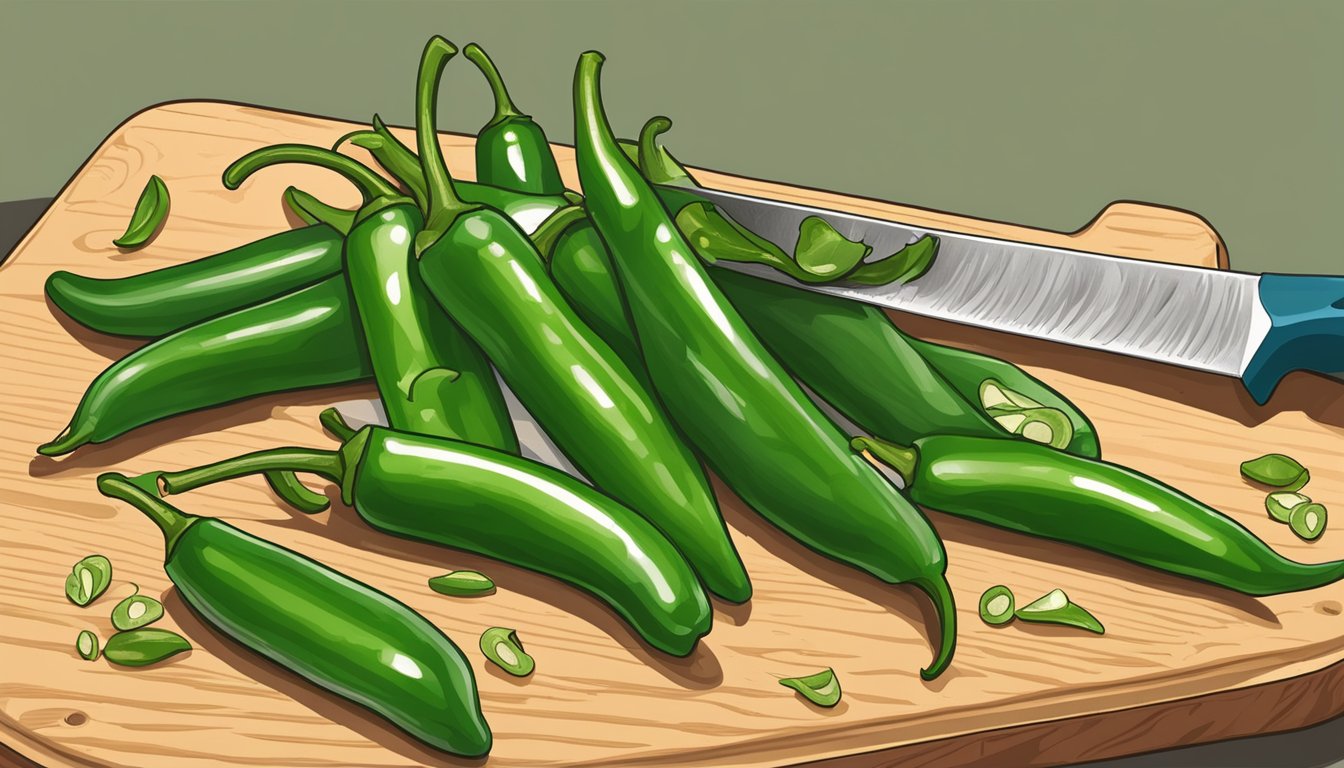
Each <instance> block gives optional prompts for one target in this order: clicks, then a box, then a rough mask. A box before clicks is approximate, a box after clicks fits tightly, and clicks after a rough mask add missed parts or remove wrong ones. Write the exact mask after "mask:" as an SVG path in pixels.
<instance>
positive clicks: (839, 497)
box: [574, 51, 956, 679]
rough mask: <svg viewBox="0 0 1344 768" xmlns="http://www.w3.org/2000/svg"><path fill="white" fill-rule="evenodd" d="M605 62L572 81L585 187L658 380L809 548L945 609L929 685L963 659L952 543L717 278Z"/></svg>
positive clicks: (731, 474)
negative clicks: (861, 452) (625, 127)
mask: <svg viewBox="0 0 1344 768" xmlns="http://www.w3.org/2000/svg"><path fill="white" fill-rule="evenodd" d="M602 61H603V57H602V54H600V53H596V52H592V51H590V52H588V53H585V54H583V55H582V56H580V57H579V64H578V68H577V70H576V71H575V76H574V103H575V122H576V126H575V144H576V151H577V158H578V167H579V178H580V179H581V180H582V183H583V188H584V191H585V197H586V205H587V208H588V211H589V214H590V216H591V217H592V220H593V223H594V224H595V225H596V227H597V230H598V232H599V233H600V234H601V235H602V238H603V240H605V241H606V243H607V245H608V246H609V247H610V249H611V253H612V258H613V261H614V262H615V264H616V274H617V276H618V278H619V282H620V285H621V288H622V290H623V292H624V294H625V296H626V297H627V299H628V306H629V309H630V314H631V318H632V320H633V323H634V327H635V330H636V336H637V338H638V339H639V344H640V349H641V351H642V352H643V355H644V360H645V363H646V367H647V369H648V372H649V377H650V379H651V380H652V381H653V383H654V386H655V387H656V389H657V391H658V394H659V396H660V399H661V400H662V402H663V403H664V404H666V406H667V408H668V411H669V412H670V413H671V414H672V416H673V418H674V419H676V422H677V425H678V426H679V427H680V428H681V430H682V432H683V433H684V434H685V435H686V436H687V437H688V438H689V439H690V441H691V442H692V443H693V444H694V445H695V447H696V449H697V450H698V451H699V452H700V454H701V455H703V456H704V457H705V458H706V460H707V461H708V463H709V464H710V466H711V467H713V468H714V470H715V472H717V473H718V475H719V476H720V477H722V478H723V479H724V481H725V482H727V483H728V485H729V486H730V487H732V488H733V490H735V491H737V492H738V494H739V495H741V496H742V498H743V499H744V500H745V501H746V502H747V503H748V504H750V505H751V506H752V507H753V508H754V509H755V510H756V511H757V512H759V513H760V514H762V515H763V516H765V517H766V518H767V519H768V520H770V521H771V522H772V523H774V524H775V525H777V526H779V527H780V528H782V529H783V530H785V531H786V532H788V533H789V534H790V535H792V536H793V537H795V538H797V539H798V540H799V541H801V542H803V543H804V544H806V545H807V546H809V547H811V548H813V549H815V550H817V551H818V552H821V553H823V554H825V555H828V556H830V557H832V558H835V559H837V560H840V561H841V562H845V563H847V564H850V565H852V566H854V567H857V568H861V569H863V570H865V571H867V572H868V573H871V574H872V575H874V576H876V577H877V578H879V579H882V580H883V581H887V582H891V583H910V584H913V585H914V586H916V587H918V588H920V589H921V590H923V591H924V592H925V593H927V594H928V596H929V597H930V598H931V599H932V600H933V602H934V605H935V607H936V609H937V612H938V619H939V623H940V628H941V639H940V642H939V644H938V647H937V652H936V655H935V658H934V660H933V662H932V663H931V664H930V665H929V666H928V667H927V668H926V669H924V670H922V671H921V673H920V674H921V675H922V676H923V677H924V678H925V679H932V678H934V677H937V676H938V675H939V674H941V673H942V672H943V671H944V670H945V669H946V668H947V666H948V664H949V663H950V662H951V660H952V655H953V651H954V649H955V648H956V609H955V606H954V604H953V597H952V590H951V588H950V587H949V586H948V583H947V578H946V575H945V571H946V567H947V564H946V556H945V553H944V551H943V547H942V543H941V542H940V541H939V540H938V537H937V535H936V534H935V533H934V531H933V529H932V528H931V527H930V526H929V523H928V521H927V520H926V519H924V516H923V515H922V514H921V513H920V512H919V510H917V509H916V508H915V507H914V506H913V505H912V504H910V502H909V501H907V500H906V499H905V498H904V497H902V496H901V495H900V494H899V493H898V492H897V491H896V489H895V488H894V487H892V486H891V484H889V483H888V482H887V481H886V480H885V479H884V478H883V477H882V476H881V475H880V474H879V473H878V472H877V471H876V470H875V469H873V468H872V467H871V466H866V465H865V464H864V463H863V462H862V460H861V459H859V457H857V456H855V455H854V454H852V453H851V452H850V451H849V446H848V442H849V441H848V438H847V437H846V436H845V434H844V433H843V432H842V431H841V430H840V429H839V427H837V426H836V425H835V424H833V423H832V422H831V421H830V420H829V419H827V418H826V416H825V415H824V414H822V413H821V411H820V410H818V408H817V407H816V405H814V404H813V403H812V401H811V400H810V399H809V398H808V397H807V395H806V394H804V393H803V391H802V389H800V388H799V386H798V385H797V384H795V383H794V382H793V380H792V379H791V378H789V376H788V374H787V373H786V372H785V371H784V370H783V368H782V367H781V366H780V365H779V363H778V362H777V361H776V360H775V359H774V358H773V357H771V355H770V353H769V352H767V351H766V349H765V347H764V345H762V344H761V342H760V341H759V340H758V339H757V338H756V337H755V335H754V334H753V333H752V331H751V329H750V328H749V327H748V326H747V324H746V322H745V321H744V320H743V319H742V317H741V315H740V314H738V312H737V310H735V309H734V308H733V306H732V304H731V303H729V301H728V300H727V298H725V297H724V295H723V294H722V292H721V291H719V289H718V288H716V287H715V286H714V283H713V282H712V281H711V280H710V278H709V276H708V275H707V274H706V273H705V270H704V268H703V267H702V266H701V264H700V262H699V259H697V257H696V255H695V251H694V250H692V248H691V246H690V244H689V243H687V242H686V240H685V238H684V237H683V236H682V235H681V233H679V232H678V231H677V229H676V226H675V224H674V223H673V222H672V220H671V218H670V217H669V216H668V214H667V210H666V209H665V208H663V206H662V204H661V203H660V202H659V201H658V199H657V197H655V196H654V193H653V190H652V189H651V188H650V186H649V184H648V182H647V181H645V180H644V178H643V177H642V176H641V175H640V174H639V171H638V169H637V168H635V166H634V164H633V163H631V161H630V159H629V158H628V157H627V156H626V154H625V153H624V152H623V151H622V150H621V149H620V148H619V147H618V146H617V144H616V138H615V136H614V135H612V131H611V127H610V125H608V123H607V120H606V115H605V113H604V111H603V108H602V97H601V93H600V91H599V85H598V77H599V72H600V68H601V65H602Z"/></svg>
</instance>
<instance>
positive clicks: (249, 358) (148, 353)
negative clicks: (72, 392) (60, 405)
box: [37, 277, 372, 456]
mask: <svg viewBox="0 0 1344 768" xmlns="http://www.w3.org/2000/svg"><path fill="white" fill-rule="evenodd" d="M349 305H350V292H349V290H348V289H347V288H346V285H345V282H344V281H343V280H341V279H339V278H334V277H331V278H327V279H326V280H323V281H322V282H320V283H317V284H315V285H311V286H308V287H307V288H301V289H299V290H297V291H295V292H293V293H290V294H287V295H285V296H281V297H280V298H277V299H271V300H270V301H267V302H264V303H262V304H257V305H255V306H250V307H244V308H243V309H240V310H238V311H236V312H232V313H230V314H227V315H221V316H219V317H216V318H212V319H210V320H206V321H204V322H202V323H200V324H198V325H193V326H191V327H189V328H186V329H184V330H181V331H177V332H176V333H173V334H170V335H168V336H164V337H163V338H161V339H159V340H157V341H154V342H151V343H150V344H147V345H145V346H143V347H141V348H140V349H137V350H135V351H134V352H132V353H130V354H129V355H127V356H126V357H124V358H122V359H121V360H118V361H117V362H115V363H113V364H112V365H111V366H109V367H108V368H107V369H106V370H104V371H103V372H102V373H100V374H98V376H97V377H96V378H95V379H94V380H93V383H91V384H90V385H89V388H88V389H87V390H86V391H85V393H84V397H83V398H82V399H81V400H80V401H79V405H78V406H77V407H76V408H75V414H74V416H73V417H71V419H70V423H69V425H67V426H66V428H65V429H64V430H63V431H62V432H61V434H60V435H58V436H57V437H56V438H54V439H53V440H52V441H51V442H48V443H45V444H43V445H41V446H39V447H38V449H37V452H38V453H40V454H43V455H44V456H60V455H62V454H66V453H70V452H71V451H73V450H75V449H76V448H79V447H80V446H82V445H86V444H88V443H101V442H104V441H107V440H111V439H112V438H115V437H117V436H119V435H122V434H125V433H126V432H128V431H130V430H132V429H134V428H136V427H139V426H143V425H145V424H149V423H151V422H154V421H158V420H159V419H165V418H168V417H169V416H176V415H178V414H182V413H188V412H190V411H198V410H200V409H202V408H211V407H214V406H217V405H223V404H225V403H230V402H234V401H236V400H242V399H244V398H248V397H254V396H256V395H263V394H269V393H273V392H284V391H287V390H291V389H304V388H308V387H318V386H323V385H327V384H343V383H346V382H350V381H355V380H358V379H363V378H367V377H369V376H370V375H372V371H371V369H370V365H369V362H368V352H367V351H366V350H365V348H364V341H363V338H362V335H361V334H360V332H359V328H358V325H357V324H358V321H357V320H356V319H355V317H354V316H353V314H352V313H351V311H350V308H349Z"/></svg>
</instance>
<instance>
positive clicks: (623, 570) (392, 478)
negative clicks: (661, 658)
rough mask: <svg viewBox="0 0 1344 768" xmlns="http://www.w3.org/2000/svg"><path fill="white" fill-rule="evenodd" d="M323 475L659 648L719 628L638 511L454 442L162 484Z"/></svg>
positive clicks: (179, 475) (182, 476) (432, 536)
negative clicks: (517, 570) (569, 594)
mask: <svg viewBox="0 0 1344 768" xmlns="http://www.w3.org/2000/svg"><path fill="white" fill-rule="evenodd" d="M276 470H284V471H300V472H316V473H318V474H321V475H323V476H324V477H326V478H328V479H330V480H332V481H334V482H338V483H340V484H341V495H342V498H343V500H344V501H345V503H347V504H350V505H352V506H353V507H354V508H355V511H356V512H358V513H359V516H360V517H361V518H363V519H364V521H365V522H366V523H368V524H369V525H371V526H373V527H374V528H377V529H378V530H380V531H383V532H385V533H391V534H394V535H397V536H404V537H407V538H411V539H417V540H419V541H428V542H431V543H434V544H440V545H443V546H447V547H453V548H455V549H462V550H466V551H468V552H474V553H477V554H482V555H486V556H488V557H493V558H495V559H497V560H501V561H503V562H506V563H509V564H511V565H516V566H519V567H521V568H527V569H529V570H532V571H537V572H538V573H544V574H546V575H548V576H552V577H554V578H556V579H559V580H561V581H563V582H565V583H566V584H570V585H572V586H575V587H578V588H579V589H582V590H584V591H586V592H589V593H590V594H593V595H595V596H596V597H598V598H599V599H601V600H602V601H603V602H605V603H606V604H607V605H609V606H611V608H612V609H613V610H615V611H616V613H617V614H619V615H620V616H621V618H623V619H625V620H626V621H627V622H629V624H630V625H631V626H632V627H633V628H634V629H635V630H636V631H637V632H638V633H639V634H640V636H641V637H643V638H644V639H645V640H646V641H648V643H649V644H650V645H652V646H653V647H655V648H657V649H658V650H660V651H663V652H665V653H670V654H673V655H676V656H685V655H686V654H688V653H690V652H691V650H692V649H694V647H695V643H696V641H697V640H698V639H699V638H700V637H701V636H702V635H704V634H705V633H707V632H708V631H709V629H710V625H711V621H712V618H713V615H712V613H711V612H710V608H709V602H708V600H707V599H706V597H705V593H704V590H703V589H702V588H701V586H700V583H699V582H698V581H697V580H696V577H695V574H694V573H693V572H692V571H691V568H690V566H689V565H687V563H686V560H685V559H684V558H683V557H682V556H681V554H680V553H679V552H678V551H677V550H676V548H675V547H674V546H673V545H672V544H671V543H670V542H669V541H668V540H667V539H666V538H665V537H664V536H663V535H662V534H661V533H659V532H658V530H657V529H655V528H654V527H653V526H652V525H650V524H649V523H648V522H646V521H645V520H644V519H643V518H642V517H640V516H639V515H638V514H636V513H635V512H634V511H632V510H630V509H629V508H628V507H625V506H624V505H622V504H620V503H618V502H616V501H615V500H613V499H611V498H609V497H607V496H604V495H603V494H602V493H600V492H599V491H597V490H595V489H593V488H591V487H589V486H587V485H585V484H584V483H582V482H581V481H579V480H577V479H575V478H573V477H571V476H570V475H568V474H566V473H564V472H561V471H559V470H556V469H553V468H551V467H548V466H546V465H544V464H540V463H537V462H534V461H530V460H528V459H524V458H521V457H518V456H514V455H512V454H506V453H502V452H500V451H496V450H492V449H489V448H485V447H482V446H476V445H471V444H469V443H464V442H460V441H456V440H444V439H438V438H432V437H427V436H424V435H411V434H407V433H402V432H396V431H393V430H389V429H385V428H382V427H365V428H363V429H361V430H360V431H358V432H356V433H355V434H354V436H353V437H350V438H349V439H348V440H347V441H346V443H345V445H344V446H343V447H342V448H341V450H340V451H339V452H331V451H314V450H305V449H277V450H273V451H262V452H259V453H255V454H248V455H246V456H241V457H238V458H235V459H228V460H225V461H222V462H219V463H217V464H213V465H210V466H207V467H201V468H199V469H192V470H186V471H184V472H170V473H165V474H163V475H162V477H163V483H164V486H165V487H166V489H167V490H168V492H170V493H181V492H184V491H188V490H191V489H192V488H196V487H199V486H201V485H204V484H207V483H213V482H218V481H221V480H226V479H229V478H232V477H238V476H241V475H245V474H251V473H255V472H262V471H276Z"/></svg>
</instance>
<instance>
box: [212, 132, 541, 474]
mask: <svg viewBox="0 0 1344 768" xmlns="http://www.w3.org/2000/svg"><path fill="white" fill-rule="evenodd" d="M286 162H301V163H310V164H314V165H319V166H323V167H327V168H331V169H333V170H337V171H339V172H342V173H344V174H345V175H347V176H348V177H349V178H350V179H351V180H352V181H356V182H357V183H358V184H359V186H360V187H361V191H362V192H364V195H365V201H366V202H365V205H364V206H363V207H362V208H361V209H360V211H359V213H358V214H357V215H356V217H355V224H354V227H353V228H352V229H351V230H350V233H349V234H348V235H346V238H345V277H346V281H347V282H348V284H349V286H350V292H351V294H352V296H353V297H354V301H355V312H356V314H357V315H358V316H359V320H360V325H361V326H362V327H363V331H364V340H365V343H366V349H368V351H369V355H370V359H371V362H372V365H373V374H374V380H375V382H377V384H378V394H379V397H380V399H381V400H382V402H383V408H384V410H385V411H386V413H387V419H388V423H389V424H390V425H391V426H392V427H393V428H394V429H400V430H405V431H409V432H417V433H420V434H426V435H437V436H441V437H452V438H458V439H462V440H467V441H469V442H473V443H479V444H481V445H487V446H490V447H492V448H500V449H502V450H506V451H517V450H518V440H517V437H516V436H515V435H514V431H513V423H512V422H511V421H510V419H509V412H508V407H507V406H506V405H505V402H504V395H503V393H502V392H501V391H500V389H499V384H498V382H496V381H495V375H494V372H493V371H492V370H491V369H490V363H489V361H487V360H486V359H485V355H484V354H482V352H481V350H480V348H479V347H477V346H476V345H475V344H474V343H473V342H472V341H471V340H470V339H468V338H467V337H466V335H465V334H463V333H462V331H461V330H460V329H459V328H458V327H457V325H455V324H454V323H453V321H452V320H451V319H450V318H449V317H448V316H447V315H446V314H445V313H444V312H443V310H442V309H440V308H439V306H438V305H437V304H436V303H435V302H434V300H433V298H432V297H430V296H429V295H428V293H427V291H426V289H425V286H424V283H423V282H422V281H421V280H420V274H419V271H418V270H417V269H416V265H415V260H414V259H415V257H414V255H413V253H412V249H413V247H414V246H413V243H412V240H413V238H414V236H415V234H416V233H418V232H419V231H420V227H421V223H422V219H421V216H420V212H419V210H417V209H416V207H415V206H414V205H412V204H411V201H410V200H409V199H407V198H405V197H401V196H399V195H397V193H396V191H395V190H394V189H393V188H392V186H391V184H389V183H387V182H386V181H383V180H382V178H381V177H379V176H377V175H376V174H374V173H373V172H372V171H369V170H368V169H367V168H364V166H362V165H360V164H358V163H356V162H355V161H354V160H351V159H350V158H348V157H346V156H344V155H338V154H336V153H334V152H332V151H331V150H327V149H321V148H318V147H306V146H303V145H294V144H278V145H275V146H272V147H266V148H264V149H259V150H256V151H254V152H250V153H248V154H247V155H245V156H243V157H242V158H239V159H238V160H237V161H236V162H234V163H233V165H231V166H229V168H228V169H227V170H225V172H224V185H225V186H227V187H229V188H230V189H237V188H238V185H239V184H241V183H242V181H243V180H244V179H246V178H247V177H248V176H250V175H251V174H252V173H254V172H256V171H257V170H258V169H260V168H264V167H266V166H268V165H272V164H275V163H286ZM356 168H361V169H364V170H365V171H367V176H368V177H369V178H368V180H366V179H365V178H364V174H360V173H357V172H356V171H355V170H354V169H356Z"/></svg>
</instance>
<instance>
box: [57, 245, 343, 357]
mask: <svg viewBox="0 0 1344 768" xmlns="http://www.w3.org/2000/svg"><path fill="white" fill-rule="evenodd" d="M340 269H341V233H339V232H337V231H336V230H334V229H332V228H331V227H328V226H326V225H321V224H319V225H314V226H311V227H304V228H302V229H294V230H290V231H288V232H281V233H279V234H277V235H271V236H270V237H265V238H262V239H261V240H258V241H256V242H253V243H248V244H247V245H244V246H240V247H238V248H234V249H232V250H228V251H224V252H222V253H217V254H215V255H213V256H207V257H205V258H203V259H197V260H196V261H190V262H187V263H185V264H174V265H173V266H171V267H164V268H162V269H156V270H153V271H151V272H144V273H141V274H138V275H132V276H130V277H119V278H114V279H111V280H100V279H97V278H92V277H84V276H82V275H76V274H72V273H70V272H66V271H64V270H60V271H56V272H53V273H51V276H50V277H48V278H47V287H46V291H47V296H48V297H49V298H50V299H51V301H52V303H53V304H55V305H56V306H57V307H60V309H61V311H62V312H64V313H65V314H67V315H69V316H70V318H71V319H73V320H74V321H75V322H77V323H79V324H80V325H83V326H86V327H88V328H92V329H93V330H95V331H99V332H101V333H115V334H118V335H121V336H143V337H151V338H152V337H158V336H162V335H164V334H167V333H171V332H173V331H175V330H178V329H179V328H185V327H186V326H188V325H195V324H196V323H199V322H201V321H202V320H207V319H209V318H211V317H217V316H219V315H222V314H225V313H227V312H232V311H234V310H237V309H241V308H242V307H244V306H247V305H250V304H256V303H259V302H262V301H265V300H267V299H272V298H275V297H276V296H280V295H282V294H285V293H289V292H290V291H292V290H295V289H297V288H302V287H304V286H306V285H312V284H313V283H315V282H317V281H319V280H321V279H323V278H325V277H329V276H331V275H334V274H336V273H337V272H339V271H340Z"/></svg>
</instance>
